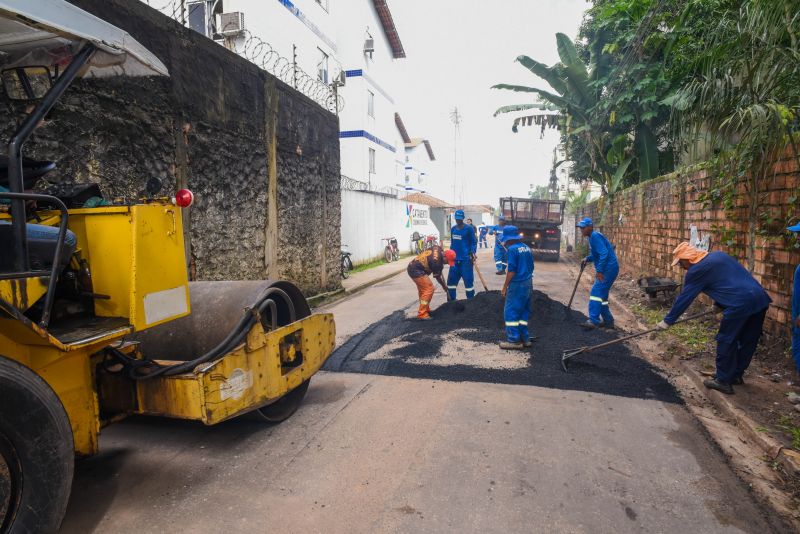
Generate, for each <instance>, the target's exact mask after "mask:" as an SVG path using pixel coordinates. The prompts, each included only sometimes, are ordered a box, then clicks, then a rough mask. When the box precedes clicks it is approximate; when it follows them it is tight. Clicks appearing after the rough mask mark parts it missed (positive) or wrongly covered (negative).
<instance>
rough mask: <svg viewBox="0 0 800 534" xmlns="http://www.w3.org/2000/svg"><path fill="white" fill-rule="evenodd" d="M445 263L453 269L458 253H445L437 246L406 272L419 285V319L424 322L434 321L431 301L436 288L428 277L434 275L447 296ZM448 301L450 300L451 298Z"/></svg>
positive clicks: (417, 258) (421, 255)
mask: <svg viewBox="0 0 800 534" xmlns="http://www.w3.org/2000/svg"><path fill="white" fill-rule="evenodd" d="M445 262H446V263H447V264H448V265H449V266H450V267H451V268H452V266H453V264H454V263H455V262H456V253H455V252H454V251H452V250H447V251H444V250H442V247H440V246H439V245H436V246H433V247H431V248H429V249H428V250H425V251H423V252H422V253H421V254H419V255H418V256H417V257H415V258H414V259H413V260H411V261H410V262H409V264H408V268H407V269H406V271H407V272H408V276H410V277H411V279H412V280H413V281H414V283H415V284H417V292H418V293H419V309H418V310H417V319H420V320H422V321H426V320H429V319H432V317H431V316H430V311H431V299H432V298H433V292H434V290H435V288H434V285H433V283H432V282H431V279H430V278H428V276H430V275H433V277H434V278H435V279H436V281H437V282H439V285H441V286H442V289H443V290H444V292H445V294H447V285H446V284H445V283H444V277H443V276H442V270H443V269H444V264H445ZM448 300H450V299H449V297H448Z"/></svg>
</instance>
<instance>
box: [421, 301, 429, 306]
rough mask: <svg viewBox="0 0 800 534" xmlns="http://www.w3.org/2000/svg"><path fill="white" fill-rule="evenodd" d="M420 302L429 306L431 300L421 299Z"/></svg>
mask: <svg viewBox="0 0 800 534" xmlns="http://www.w3.org/2000/svg"><path fill="white" fill-rule="evenodd" d="M419 303H420V304H421V305H422V306H427V305H428V304H430V302H429V301H427V300H420V301H419Z"/></svg>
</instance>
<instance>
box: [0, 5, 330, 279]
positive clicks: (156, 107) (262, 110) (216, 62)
mask: <svg viewBox="0 0 800 534" xmlns="http://www.w3.org/2000/svg"><path fill="white" fill-rule="evenodd" d="M70 1H71V3H73V4H75V5H76V6H78V7H80V8H82V9H85V10H86V11H88V12H90V13H93V14H94V15H96V16H98V17H100V18H102V19H104V20H106V21H108V22H110V23H111V24H114V25H116V26H118V27H120V28H122V29H124V30H126V31H127V32H128V33H130V34H131V35H132V36H133V37H134V38H135V39H137V40H138V41H139V42H140V43H142V44H143V45H144V46H145V47H147V48H148V49H149V50H150V51H151V52H153V53H154V54H155V55H156V56H157V57H158V58H159V59H160V60H161V61H162V62H163V63H164V64H165V65H166V66H167V68H168V69H169V72H170V77H169V78H166V77H147V78H109V79H87V80H80V81H78V82H76V84H75V85H74V86H73V87H72V88H71V89H70V90H69V91H68V93H67V95H66V96H65V98H64V99H63V100H62V101H61V102H60V103H59V104H58V106H57V107H56V109H55V110H54V112H53V113H52V114H51V116H50V117H49V118H48V120H47V121H46V122H45V123H44V124H43V125H42V126H41V127H40V128H39V129H38V130H37V132H36V133H35V135H34V137H33V138H32V139H31V141H29V142H28V144H27V145H26V146H25V153H26V154H27V155H29V156H32V157H37V158H42V159H52V160H55V161H57V162H58V164H59V169H58V171H57V174H54V175H52V176H53V177H54V178H56V179H58V180H62V181H77V182H85V181H92V182H97V183H99V184H100V185H101V188H102V190H103V192H104V193H105V194H106V196H107V197H128V198H135V197H136V196H138V195H140V194H141V193H142V192H143V190H144V185H145V183H146V182H147V180H148V179H149V178H150V177H153V176H157V177H159V178H161V179H163V180H164V184H165V191H173V190H175V189H176V188H178V187H189V188H190V189H191V190H192V191H193V192H194V193H195V204H194V206H193V207H192V208H191V209H190V215H189V218H188V220H187V221H186V227H187V229H186V231H187V241H188V242H189V243H190V250H191V259H192V272H193V275H194V277H195V278H197V279H205V280H215V279H257V278H267V277H270V278H283V279H288V280H292V281H294V282H295V283H297V284H298V285H299V286H300V287H301V288H302V289H303V290H304V292H306V293H307V294H311V293H317V292H320V291H326V290H330V289H334V288H336V287H338V286H339V283H340V278H339V269H338V265H339V242H340V232H339V221H340V199H341V195H340V191H339V140H338V132H339V125H338V119H337V118H336V116H335V115H332V114H331V113H329V112H328V111H326V110H324V109H322V108H321V107H320V106H318V105H317V104H316V103H314V102H313V101H311V100H310V99H308V98H306V97H305V96H303V95H302V94H300V93H298V92H296V91H294V90H293V89H292V88H291V87H289V86H287V85H286V84H284V83H282V82H280V81H279V80H277V79H275V78H274V77H272V76H271V75H269V74H267V73H266V72H264V71H262V70H261V69H259V68H257V67H256V66H254V65H253V64H251V63H250V62H248V61H246V60H244V59H242V58H240V57H238V56H237V55H235V54H234V53H232V52H230V51H228V50H226V49H225V48H223V47H222V46H219V45H217V44H216V43H214V42H213V41H211V40H209V39H206V38H205V37H203V36H201V35H199V34H196V33H195V32H193V31H191V30H188V29H187V28H184V27H183V26H181V25H180V24H178V23H176V22H174V21H173V20H171V19H169V18H168V17H166V16H164V15H162V14H161V13H159V12H157V11H155V10H153V9H151V8H149V7H148V6H147V5H145V4H143V3H142V2H138V1H131V0H70ZM1 109H8V110H9V113H8V114H6V117H7V118H8V119H7V120H6V121H5V125H4V128H3V132H2V133H3V138H2V140H3V141H7V139H8V137H9V135H10V133H11V131H12V130H13V123H14V119H15V118H16V119H18V118H19V116H20V113H22V111H23V110H22V107H21V106H19V105H18V104H11V103H9V102H8V101H6V100H2V99H0V110H1ZM271 158H274V159H273V161H272V162H271V161H270V159H271ZM271 163H272V165H271ZM270 168H272V169H273V170H274V172H273V175H272V177H273V179H274V180H275V182H274V183H273V184H272V187H270ZM270 204H272V208H273V209H272V210H270V209H269V208H270ZM270 214H271V215H270ZM270 219H275V220H270Z"/></svg>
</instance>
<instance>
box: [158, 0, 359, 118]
mask: <svg viewBox="0 0 800 534" xmlns="http://www.w3.org/2000/svg"><path fill="white" fill-rule="evenodd" d="M142 1H143V2H145V3H147V4H148V5H150V6H151V7H153V8H155V9H157V10H158V11H160V12H161V13H164V14H165V15H167V16H168V17H170V18H172V19H173V20H175V21H177V22H178V23H180V24H181V25H182V26H186V24H187V21H186V3H185V2H184V0H168V1H167V2H166V4H163V5H162V7H156V6H158V5H159V4H160V2H159V3H156V1H157V0H142ZM211 23H212V30H213V32H212V33H213V34H224V31H225V28H216V20H214V19H213V18H212V19H211ZM226 41H227V42H228V43H231V45H232V47H233V49H232V51H233V52H234V53H236V54H237V55H239V56H241V57H243V58H244V59H246V60H248V61H250V62H251V63H253V64H254V65H256V66H257V67H259V68H260V69H262V70H265V71H267V72H268V73H270V74H272V75H273V76H275V77H276V78H278V79H279V80H281V81H282V82H284V83H286V84H287V85H290V86H291V87H293V88H294V89H295V90H297V91H299V92H300V93H302V94H304V95H305V96H307V97H308V98H310V99H311V100H313V101H314V102H316V103H317V104H319V105H320V106H322V107H324V108H325V109H327V110H328V111H330V112H331V113H337V114H338V113H340V112H341V111H342V109H344V99H343V98H342V96H341V95H340V94H339V92H338V87H337V84H336V83H334V84H330V85H329V84H327V83H325V82H324V81H323V80H321V79H320V78H319V77H318V76H315V75H312V74H309V73H307V72H306V71H305V70H303V69H302V68H300V67H299V66H298V65H297V61H296V60H295V59H288V58H286V57H284V56H283V55H281V54H280V52H278V51H277V50H275V48H274V47H273V46H272V45H271V44H269V43H268V42H267V41H265V40H263V39H261V38H260V37H258V36H257V35H253V33H252V32H250V31H249V30H243V31H242V33H241V34H240V35H239V36H237V37H236V38H230V39H228V38H226ZM218 44H219V43H218Z"/></svg>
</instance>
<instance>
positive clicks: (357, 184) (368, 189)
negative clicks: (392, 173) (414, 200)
mask: <svg viewBox="0 0 800 534" xmlns="http://www.w3.org/2000/svg"><path fill="white" fill-rule="evenodd" d="M340 186H341V188H342V189H343V190H345V191H363V192H365V193H372V194H375V195H382V196H387V197H396V198H400V197H401V196H402V193H403V190H401V189H398V188H396V187H392V186H385V187H376V186H374V185H372V184H369V183H367V182H362V181H361V180H356V179H355V178H350V177H349V176H345V175H344V174H342V175H341V182H340Z"/></svg>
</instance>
